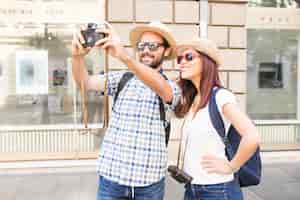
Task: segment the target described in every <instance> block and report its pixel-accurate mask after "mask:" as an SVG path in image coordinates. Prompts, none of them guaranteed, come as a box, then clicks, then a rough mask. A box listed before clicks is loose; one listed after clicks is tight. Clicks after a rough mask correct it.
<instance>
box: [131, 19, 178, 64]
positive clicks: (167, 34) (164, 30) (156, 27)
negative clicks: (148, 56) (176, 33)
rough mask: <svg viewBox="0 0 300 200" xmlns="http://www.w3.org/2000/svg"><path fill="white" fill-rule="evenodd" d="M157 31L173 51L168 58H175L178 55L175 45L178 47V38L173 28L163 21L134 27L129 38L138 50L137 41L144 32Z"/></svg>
mask: <svg viewBox="0 0 300 200" xmlns="http://www.w3.org/2000/svg"><path fill="white" fill-rule="evenodd" d="M148 31H149V32H155V33H157V34H159V35H161V36H162V37H163V38H164V39H165V40H166V41H167V42H168V44H169V45H170V48H171V52H170V54H169V55H168V56H167V57H166V59H173V58H175V56H176V53H175V47H176V40H175V38H174V37H173V35H172V33H171V30H170V29H169V28H168V27H167V26H166V25H164V24H162V23H161V22H156V21H154V22H151V23H149V24H147V25H139V26H136V27H135V28H133V29H132V30H131V31H130V33H129V40H130V43H131V45H132V47H133V48H134V49H135V50H136V43H137V42H138V41H139V40H140V38H141V36H142V34H143V33H144V32H148Z"/></svg>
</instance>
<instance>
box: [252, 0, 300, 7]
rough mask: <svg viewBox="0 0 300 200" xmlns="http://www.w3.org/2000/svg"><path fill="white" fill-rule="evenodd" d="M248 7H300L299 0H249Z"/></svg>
mask: <svg viewBox="0 0 300 200" xmlns="http://www.w3.org/2000/svg"><path fill="white" fill-rule="evenodd" d="M248 5H249V7H272V8H300V0H250V1H249V2H248Z"/></svg>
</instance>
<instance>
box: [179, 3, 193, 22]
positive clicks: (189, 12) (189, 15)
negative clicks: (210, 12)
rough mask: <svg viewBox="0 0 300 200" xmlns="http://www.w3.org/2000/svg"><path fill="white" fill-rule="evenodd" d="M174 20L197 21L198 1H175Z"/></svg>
mask: <svg viewBox="0 0 300 200" xmlns="http://www.w3.org/2000/svg"><path fill="white" fill-rule="evenodd" d="M175 22H177V23H178V22H179V23H199V2H195V1H176V2H175Z"/></svg>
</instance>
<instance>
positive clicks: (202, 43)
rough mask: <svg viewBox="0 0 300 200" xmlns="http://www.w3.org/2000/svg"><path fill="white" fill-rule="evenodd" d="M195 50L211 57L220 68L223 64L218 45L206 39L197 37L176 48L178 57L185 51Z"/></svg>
mask: <svg viewBox="0 0 300 200" xmlns="http://www.w3.org/2000/svg"><path fill="white" fill-rule="evenodd" d="M189 48H193V49H195V50H197V51H199V52H200V53H203V54H205V55H207V56H208V57H210V58H211V59H212V60H213V61H215V62H216V63H217V65H218V66H220V65H221V64H222V59H221V54H220V51H219V49H218V47H217V45H216V44H215V43H214V42H213V41H211V40H208V39H206V38H199V37H196V38H194V39H193V40H191V41H187V42H181V43H180V44H178V45H177V47H176V53H177V55H178V54H180V53H182V52H183V51H184V50H186V49H189Z"/></svg>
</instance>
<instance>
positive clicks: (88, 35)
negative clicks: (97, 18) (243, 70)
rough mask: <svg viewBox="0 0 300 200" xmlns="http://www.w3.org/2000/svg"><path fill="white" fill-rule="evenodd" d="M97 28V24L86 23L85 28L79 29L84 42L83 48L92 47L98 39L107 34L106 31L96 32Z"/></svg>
mask: <svg viewBox="0 0 300 200" xmlns="http://www.w3.org/2000/svg"><path fill="white" fill-rule="evenodd" d="M97 28H98V25H97V24H95V23H88V26H87V29H86V30H83V31H81V34H82V36H83V38H84V41H85V43H83V44H82V46H83V47H84V48H86V47H93V46H94V45H95V43H96V42H97V41H98V40H100V39H103V38H105V37H106V36H107V34H106V33H102V32H96V29H97Z"/></svg>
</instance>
